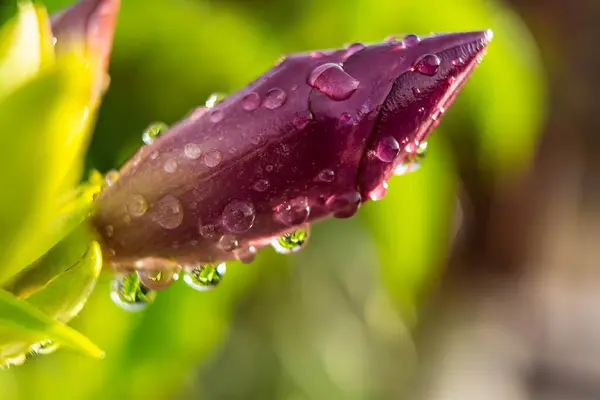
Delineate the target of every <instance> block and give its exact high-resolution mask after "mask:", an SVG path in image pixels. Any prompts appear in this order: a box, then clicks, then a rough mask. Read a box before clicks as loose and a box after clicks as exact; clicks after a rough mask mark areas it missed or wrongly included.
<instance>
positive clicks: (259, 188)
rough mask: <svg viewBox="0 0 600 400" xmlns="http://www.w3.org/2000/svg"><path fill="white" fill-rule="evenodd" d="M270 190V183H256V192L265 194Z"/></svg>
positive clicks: (265, 181) (260, 180) (261, 181)
mask: <svg viewBox="0 0 600 400" xmlns="http://www.w3.org/2000/svg"><path fill="white" fill-rule="evenodd" d="M268 188H269V181H268V180H266V179H259V180H258V181H256V183H254V190H256V191H257V192H264V191H265V190H267V189H268Z"/></svg>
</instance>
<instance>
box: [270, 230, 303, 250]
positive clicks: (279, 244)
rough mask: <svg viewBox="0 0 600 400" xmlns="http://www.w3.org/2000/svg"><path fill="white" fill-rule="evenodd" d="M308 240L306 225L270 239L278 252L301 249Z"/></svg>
mask: <svg viewBox="0 0 600 400" xmlns="http://www.w3.org/2000/svg"><path fill="white" fill-rule="evenodd" d="M307 240H308V226H307V227H306V228H303V229H298V230H296V231H294V232H289V233H286V234H284V235H282V236H280V237H278V238H273V240H271V246H273V248H274V249H275V251H276V252H278V253H280V254H289V253H295V252H297V251H298V250H300V249H302V248H303V247H304V245H305V244H306V242H307Z"/></svg>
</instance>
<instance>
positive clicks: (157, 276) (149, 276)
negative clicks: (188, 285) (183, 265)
mask: <svg viewBox="0 0 600 400" xmlns="http://www.w3.org/2000/svg"><path fill="white" fill-rule="evenodd" d="M137 274H138V277H139V278H140V283H141V284H142V285H143V286H145V287H147V288H148V289H152V290H165V289H166V288H168V287H169V286H171V285H172V284H173V282H175V281H176V280H177V279H179V275H178V274H177V271H176V270H175V268H172V269H165V270H153V269H148V270H140V271H137Z"/></svg>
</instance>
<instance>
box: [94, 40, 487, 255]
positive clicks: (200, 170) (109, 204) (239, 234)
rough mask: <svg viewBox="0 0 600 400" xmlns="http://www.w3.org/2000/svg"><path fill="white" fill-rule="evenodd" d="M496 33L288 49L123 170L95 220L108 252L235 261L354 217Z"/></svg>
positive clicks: (423, 134) (427, 130)
mask: <svg viewBox="0 0 600 400" xmlns="http://www.w3.org/2000/svg"><path fill="white" fill-rule="evenodd" d="M490 39H491V33H490V32H489V31H482V32H467V33H455V34H446V35H436V36H431V37H425V38H421V39H419V38H418V37H416V36H414V35H413V36H410V37H407V38H406V39H405V40H404V41H390V42H386V43H383V44H376V45H369V46H363V45H358V44H353V45H351V46H350V47H349V48H348V49H340V50H334V51H320V52H312V53H309V54H297V55H292V56H289V57H287V58H286V59H285V60H284V61H283V62H281V63H279V64H278V65H277V66H275V67H274V68H273V69H272V70H270V71H268V72H266V73H265V74H264V75H262V76H261V77H259V78H258V79H257V80H255V81H254V82H252V83H251V84H249V85H248V86H247V87H246V88H244V89H242V90H240V91H239V92H237V93H234V94H232V95H231V96H229V97H228V98H226V99H225V100H224V101H222V102H221V103H218V104H217V105H216V106H215V107H214V108H212V109H208V110H207V109H201V110H199V111H198V112H194V113H192V114H191V115H190V116H188V117H187V118H185V119H184V120H183V121H181V122H180V123H179V124H177V125H175V126H174V127H172V128H171V129H170V130H169V131H168V132H167V133H166V134H165V135H163V136H161V137H159V138H158V139H157V140H156V141H155V142H154V143H153V144H151V145H148V146H145V147H144V148H142V149H141V150H140V152H138V154H137V155H136V156H135V157H134V158H133V159H132V160H131V161H130V162H129V163H128V164H127V165H126V166H125V167H124V168H123V170H122V176H121V178H120V179H119V180H118V181H117V182H116V183H115V184H113V185H112V186H111V187H109V188H107V189H106V190H105V191H104V192H103V193H102V194H101V196H100V199H99V201H98V206H99V210H98V213H97V215H96V216H95V219H94V221H95V224H96V226H97V228H98V231H99V232H100V233H101V234H102V236H103V241H104V244H105V248H106V249H109V250H108V251H107V256H108V258H109V259H111V260H112V261H113V262H114V263H118V264H121V265H125V266H132V265H134V264H135V263H136V261H138V260H140V259H144V258H148V257H155V258H169V259H175V260H176V261H178V262H180V263H182V264H186V263H195V262H216V261H221V260H228V259H233V258H236V255H237V254H243V253H244V252H245V251H246V250H247V249H249V248H250V247H251V246H254V247H262V246H264V245H265V244H268V243H269V242H270V239H271V238H272V237H274V236H277V235H280V234H281V233H283V232H286V231H289V230H293V229H294V228H297V227H299V226H301V225H303V224H305V223H307V222H312V221H316V220H320V219H323V218H328V217H331V216H333V217H338V218H347V217H351V216H352V215H353V214H354V213H355V212H356V211H357V210H358V208H359V207H360V205H361V203H362V202H364V201H366V200H368V198H369V196H371V194H372V193H373V191H377V193H378V195H377V196H375V197H374V198H380V197H382V196H383V192H382V191H381V190H380V189H381V188H382V187H383V188H385V187H386V185H385V182H386V181H387V179H388V178H389V176H390V175H391V174H392V173H393V171H394V166H395V165H396V164H398V163H399V162H402V160H403V159H404V158H406V157H408V156H410V155H411V153H413V152H415V151H416V149H417V148H418V144H419V143H420V142H421V141H422V140H424V139H425V138H426V137H427V135H428V134H429V133H430V131H431V130H432V129H433V128H434V127H435V126H436V124H437V122H438V121H439V118H440V117H441V115H442V113H443V109H445V108H447V107H448V106H449V105H450V104H451V102H452V100H453V99H454V97H455V96H456V94H457V93H458V91H459V90H460V88H461V87H462V85H463V84H464V82H465V80H466V78H467V77H468V75H469V74H470V73H471V71H472V70H473V67H474V66H475V65H476V63H477V61H478V59H479V58H480V57H481V55H482V54H483V51H484V49H485V47H486V46H487V44H488V42H489V40H490ZM371 197H373V196H371ZM128 204H129V205H133V206H135V207H133V209H135V210H137V212H135V213H131V211H130V210H131V209H132V207H129V208H128ZM140 204H143V205H144V207H140ZM146 208H147V209H146ZM140 210H143V212H139V211H140Z"/></svg>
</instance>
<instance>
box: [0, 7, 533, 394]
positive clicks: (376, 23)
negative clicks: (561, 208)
mask: <svg viewBox="0 0 600 400" xmlns="http://www.w3.org/2000/svg"><path fill="white" fill-rule="evenodd" d="M44 3H45V4H46V5H47V7H48V8H49V10H50V11H56V10H58V9H60V8H62V7H65V6H67V5H69V4H70V3H71V2H70V1H68V0H47V1H45V2H44ZM123 3H124V4H123V6H122V12H121V16H120V19H119V25H118V29H117V34H116V41H115V45H114V52H113V58H112V63H111V78H112V80H111V87H110V90H109V92H108V94H107V95H106V98H105V100H104V103H103V106H102V108H101V112H100V117H99V121H98V126H97V129H96V132H95V134H94V139H93V142H92V145H91V148H90V151H89V156H88V159H87V163H88V167H89V168H97V169H99V170H100V171H102V172H106V171H108V170H110V169H111V168H117V167H119V166H120V165H121V164H122V163H123V162H124V161H126V160H127V159H128V157H130V156H131V155H132V154H133V152H134V151H135V150H136V149H137V148H138V147H139V146H140V145H141V133H142V131H143V129H144V128H145V127H146V126H147V125H148V124H149V123H151V122H153V121H156V120H159V121H164V122H166V123H173V122H175V121H177V120H178V119H180V118H181V117H183V116H184V115H185V114H187V113H188V112H189V111H190V110H191V109H193V108H194V107H196V106H198V105H200V104H203V103H204V101H205V100H206V98H207V97H208V96H209V95H210V94H211V93H213V92H224V93H231V92H233V91H235V90H236V89H238V88H240V87H242V86H243V85H244V84H245V83H247V82H249V81H251V80H252V79H254V78H255V77H256V76H257V75H259V74H261V73H262V72H264V71H265V70H267V69H269V68H270V67H271V66H272V65H273V63H274V62H275V60H277V59H278V58H279V57H280V56H281V55H282V54H285V53H289V52H296V51H304V50H313V49H318V48H329V47H339V46H341V45H343V44H344V43H349V42H354V41H363V42H375V41H380V40H382V39H383V38H384V37H386V36H388V35H390V34H394V33H413V32H414V33H418V34H428V33H430V32H443V31H459V30H472V29H485V28H492V29H493V30H494V33H495V39H494V41H493V42H492V45H491V46H490V48H489V51H488V55H487V56H486V58H485V59H484V62H483V63H482V64H481V66H480V68H479V69H478V70H477V71H476V72H475V74H474V75H473V77H472V80H471V81H470V83H469V84H468V85H467V87H466V88H465V90H464V92H463V93H462V95H461V96H459V98H458V99H457V101H456V103H455V105H454V106H453V107H452V108H451V109H450V110H449V111H448V113H447V117H446V118H445V119H444V122H443V123H442V124H441V126H440V128H439V129H437V131H436V132H435V133H434V135H433V138H432V139H431V141H430V143H429V144H430V145H429V152H428V155H427V158H426V159H425V161H424V163H423V166H422V168H421V169H420V170H419V171H418V172H415V173H413V174H410V175H407V176H403V177H395V178H393V179H392V181H391V182H390V190H389V192H388V195H387V197H386V198H385V199H384V200H383V201H379V202H376V203H375V202H370V203H369V204H368V205H366V206H365V207H363V208H362V209H361V210H360V212H359V214H358V216H357V217H356V218H353V219H351V220H343V221H327V222H323V223H319V224H317V225H315V226H313V227H312V232H311V234H312V235H311V240H310V243H309V245H308V246H307V247H306V249H304V250H303V251H302V252H300V253H298V254H294V255H289V256H282V255H276V254H275V253H274V252H273V251H271V250H270V249H269V250H264V251H261V252H260V254H259V256H258V258H257V260H256V261H255V262H254V263H253V264H251V265H239V264H233V263H232V264H231V265H228V272H227V275H226V276H225V279H224V281H223V283H222V284H221V285H219V287H218V288H217V289H216V290H214V291H212V292H208V293H206V292H205V293H199V292H195V291H193V290H191V289H189V288H188V287H187V286H185V284H183V282H178V284H175V285H174V286H173V287H171V288H170V289H169V290H167V291H165V292H161V293H159V296H158V298H157V300H156V302H155V303H154V304H153V305H152V306H151V307H150V308H149V309H148V310H146V311H145V312H143V313H128V312H126V311H123V310H121V309H119V308H118V307H116V306H114V305H113V304H112V303H111V301H110V299H109V296H108V293H109V282H110V278H111V277H110V276H108V275H106V276H104V277H103V278H102V280H101V282H100V283H99V285H98V287H97V288H96V290H95V293H94V294H93V296H92V297H91V299H90V300H89V302H88V304H87V306H86V308H85V309H84V311H83V312H82V313H81V314H80V315H79V316H78V317H77V318H76V319H75V320H74V321H73V323H72V325H73V326H74V327H75V328H76V329H78V330H80V331H81V332H83V333H84V334H86V335H87V336H89V337H90V338H91V339H92V340H93V341H95V342H96V343H97V344H98V345H99V346H100V347H101V348H103V349H104V350H105V351H106V353H107V356H106V358H105V359H104V360H102V361H98V360H93V359H87V358H84V357H82V356H79V355H77V354H73V353H71V352H68V351H59V352H57V353H55V354H52V355H50V356H46V357H39V358H35V359H32V360H29V361H28V362H27V363H26V364H25V365H23V366H21V367H18V368H14V369H11V370H10V371H7V372H2V373H0V393H1V396H0V397H1V398H2V399H54V398H57V399H58V398H60V399H105V398H106V399H108V398H129V399H174V398H182V399H183V398H198V399H200V398H205V399H285V400H288V399H289V400H301V399H397V398H411V397H410V395H409V394H407V393H408V387H410V385H411V382H412V380H413V377H414V374H415V368H416V366H417V351H416V347H415V343H414V341H413V330H414V329H415V328H416V327H417V326H418V323H419V315H420V312H419V311H420V309H421V307H422V305H423V302H424V300H425V299H427V297H428V294H429V293H430V292H431V291H432V290H433V288H435V287H436V285H437V283H438V278H439V276H440V275H441V274H442V273H443V270H444V266H445V262H446V260H447V258H448V257H449V254H450V251H451V248H452V244H453V243H454V240H455V237H456V234H457V232H459V231H460V228H461V226H462V223H463V219H462V218H461V215H463V214H464V212H461V211H460V210H461V207H460V206H459V201H458V193H459V191H460V190H461V189H460V188H461V187H462V184H461V179H459V176H462V175H467V176H468V177H469V178H470V179H471V182H477V185H476V186H478V187H484V188H489V187H497V186H499V187H504V186H506V185H508V186H510V185H511V184H512V183H513V182H514V181H515V180H518V177H519V176H521V174H522V173H523V172H524V171H526V170H527V168H528V167H529V165H530V163H531V161H532V158H533V156H534V153H535V149H536V139H537V136H538V133H539V130H540V126H541V122H542V120H543V117H544V110H545V107H544V101H545V100H544V99H545V89H544V85H545V82H544V71H543V68H542V66H541V62H540V60H539V58H538V51H537V48H536V44H535V43H534V42H533V39H532V38H531V36H530V34H529V32H528V31H527V30H526V28H525V26H524V25H523V23H522V21H521V20H520V19H519V17H518V16H517V15H516V14H515V13H514V12H512V11H511V9H510V7H509V6H507V5H506V4H504V3H502V2H500V1H490V0H454V1H452V2H449V1H444V0H431V1H427V2H419V1H410V2H409V1H403V2H401V1H395V0H385V1H384V0H381V1H371V0H330V1H327V2H323V1H320V0H289V1H276V0H253V1H242V0H219V1H217V0H212V1H210V0H124V1H123ZM463 206H464V204H463Z"/></svg>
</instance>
